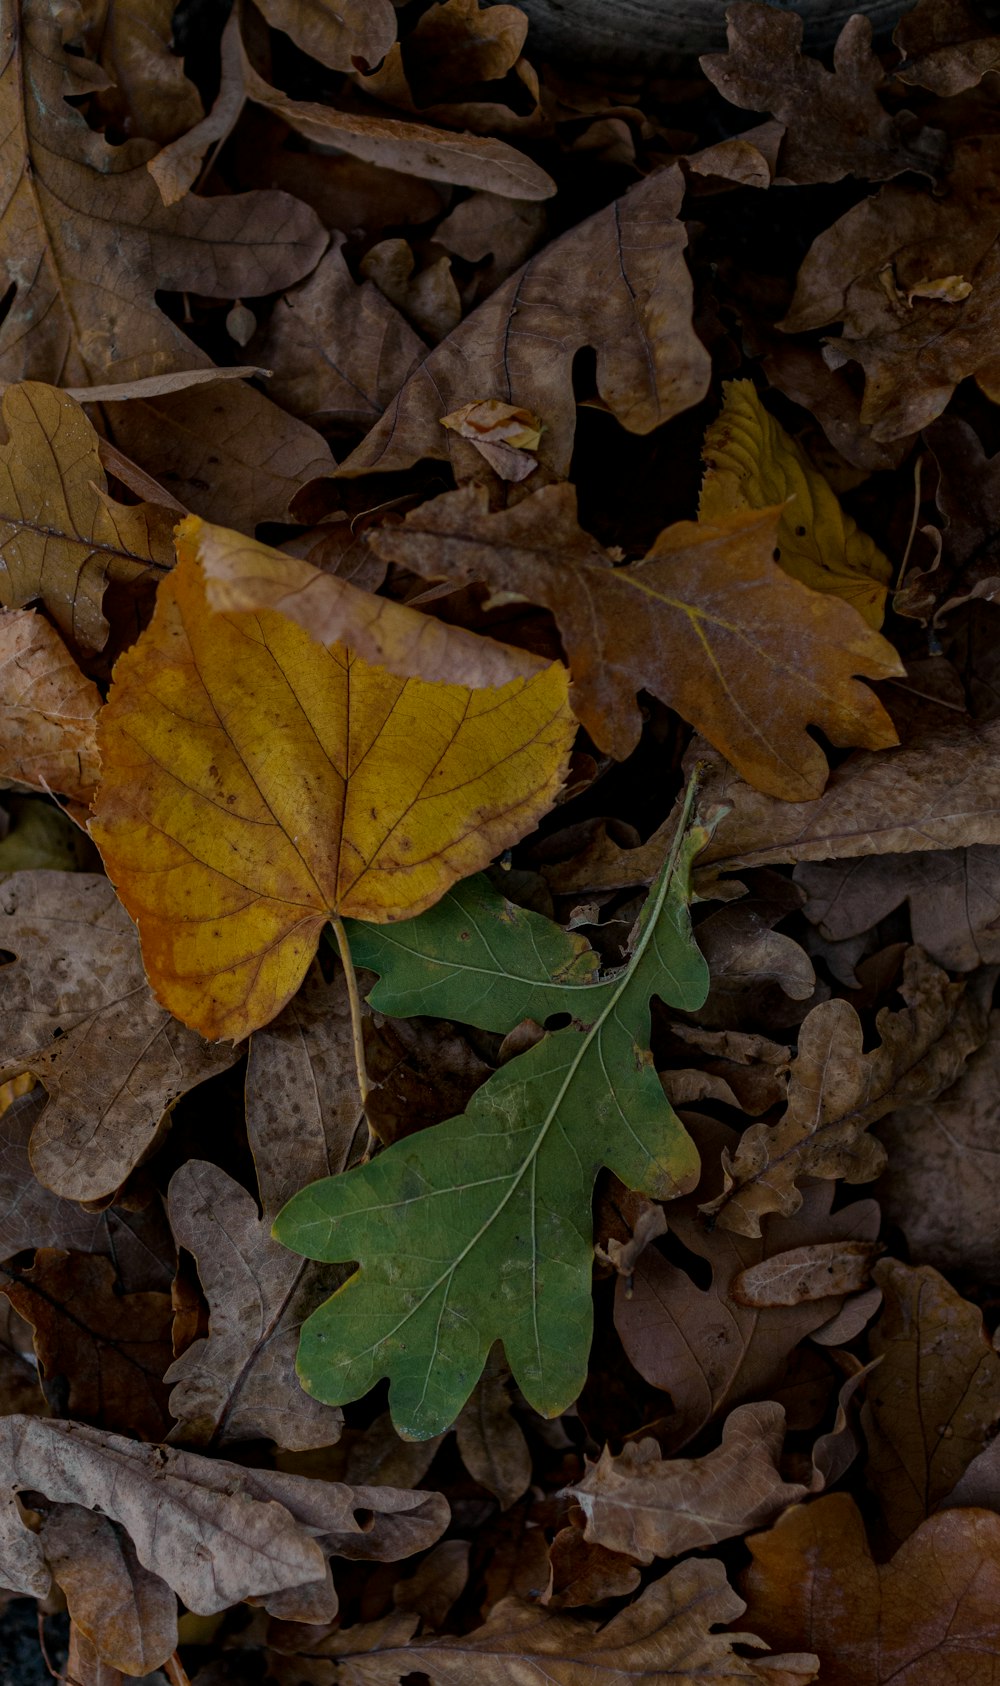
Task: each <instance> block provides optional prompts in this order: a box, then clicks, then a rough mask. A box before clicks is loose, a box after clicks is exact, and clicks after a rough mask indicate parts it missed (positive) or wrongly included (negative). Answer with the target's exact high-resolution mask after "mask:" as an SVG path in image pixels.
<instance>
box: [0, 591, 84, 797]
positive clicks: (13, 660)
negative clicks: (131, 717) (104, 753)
mask: <svg viewBox="0 0 1000 1686" xmlns="http://www.w3.org/2000/svg"><path fill="white" fill-rule="evenodd" d="M100 707H101V694H100V692H99V691H98V689H97V686H96V685H95V684H94V682H93V680H92V679H88V678H87V677H86V675H85V674H83V673H81V672H80V669H79V668H78V667H77V665H76V662H75V661H74V660H73V657H72V656H71V655H70V653H69V651H68V650H67V648H66V646H65V644H64V643H63V641H62V639H61V638H60V637H59V634H58V633H57V632H56V631H55V630H54V628H53V627H51V626H50V625H49V623H48V621H46V620H43V618H42V616H41V615H39V614H36V613H35V611H34V610H33V609H20V610H17V609H7V610H0V778H4V779H13V780H16V781H17V782H18V783H20V784H30V785H33V786H34V787H35V789H36V790H53V791H61V792H62V794H63V795H64V796H69V797H72V798H73V799H74V800H75V801H76V802H79V803H82V804H84V805H86V804H87V803H89V801H90V798H91V795H92V794H93V788H94V785H95V784H96V783H97V778H98V773H99V770H100V763H99V761H98V758H97V737H96V723H97V711H98V709H99V708H100Z"/></svg>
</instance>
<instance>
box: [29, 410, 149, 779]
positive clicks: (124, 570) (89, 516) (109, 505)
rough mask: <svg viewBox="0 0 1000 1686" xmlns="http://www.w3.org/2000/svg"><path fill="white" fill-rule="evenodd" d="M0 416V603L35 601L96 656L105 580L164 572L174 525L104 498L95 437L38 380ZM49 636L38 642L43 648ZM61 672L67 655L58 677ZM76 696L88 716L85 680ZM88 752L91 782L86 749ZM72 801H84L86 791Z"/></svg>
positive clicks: (102, 630) (103, 631)
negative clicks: (2, 433)
mask: <svg viewBox="0 0 1000 1686" xmlns="http://www.w3.org/2000/svg"><path fill="white" fill-rule="evenodd" d="M2 414H3V424H4V427H5V428H6V431H7V440H6V443H5V444H3V445H0V601H2V602H3V604H4V606H5V607H6V608H8V609H14V608H20V607H22V605H24V604H26V603H31V602H32V601H34V600H35V599H38V598H40V599H41V601H42V602H43V603H44V604H45V607H46V608H47V609H48V611H49V613H50V614H51V616H52V618H53V620H54V621H55V622H56V625H57V626H58V627H59V628H60V629H61V630H62V631H63V632H64V633H65V634H66V636H67V637H69V638H72V639H73V641H74V643H76V644H78V645H80V646H81V648H83V649H85V650H97V649H100V648H101V646H102V645H103V644H104V641H105V639H106V638H107V635H108V623H107V621H106V620H105V618H104V613H103V609H102V602H103V598H104V592H105V589H106V587H107V585H108V582H109V580H112V579H114V580H130V579H136V578H137V577H138V576H139V575H140V574H141V573H144V572H145V571H146V570H148V569H149V568H150V567H151V566H159V567H161V568H166V567H169V566H170V563H171V561H172V559H173V549H172V545H171V533H172V530H173V525H174V517H173V515H172V514H171V513H170V512H169V511H168V510H166V509H162V508H158V507H156V506H155V505H152V504H138V505H136V504H121V503H118V502H116V501H115V499H114V498H111V497H109V496H108V490H107V486H108V483H107V480H106V478H105V474H104V470H103V468H102V467H101V461H100V457H99V455H98V443H99V442H98V438H97V434H96V433H95V432H94V429H93V428H92V427H91V425H90V423H89V421H88V420H87V418H86V416H85V415H84V413H83V411H82V410H81V409H80V406H79V405H78V404H77V403H76V402H75V400H74V399H72V398H69V397H67V395H66V394H65V393H63V392H59V391H58V390H57V389H56V388H55V387H51V386H43V385H42V384H41V383H40V382H38V381H25V382H24V383H23V384H22V385H20V386H13V387H9V388H8V390H7V391H6V392H5V393H4V395H3V406H2ZM7 625H8V627H10V628H11V631H10V632H9V633H8V634H7V636H8V637H13V638H15V643H16V635H15V634H14V633H13V627H14V626H15V625H17V626H20V627H22V628H23V627H24V622H23V620H22V621H19V622H16V623H15V622H8V623H7ZM21 636H22V637H23V636H24V634H23V631H22V635H21ZM45 637H46V634H45V633H41V632H39V633H36V634H35V638H36V640H39V641H44V640H45ZM50 643H51V641H50ZM43 648H44V642H43ZM58 649H59V645H58V643H55V644H54V645H52V646H51V650H50V661H51V659H52V655H53V654H54V652H55V651H58ZM36 659H37V660H39V661H44V656H42V655H40V656H39V657H38V658H36ZM60 660H62V658H60ZM67 665H71V661H70V658H69V657H68V656H67V657H66V658H65V660H64V661H63V672H64V674H65V672H66V667H67ZM64 683H65V679H64ZM74 690H75V691H76V692H77V694H78V695H80V697H81V703H83V698H84V697H85V698H86V702H85V703H83V706H84V707H85V709H86V710H87V712H88V713H92V711H93V699H94V695H95V694H96V693H93V692H92V691H91V692H87V691H86V689H85V682H84V681H83V679H82V677H81V678H80V680H79V681H78V682H76V683H75V684H74V685H73V686H72V687H71V694H72V692H73V691H74ZM14 700H15V699H14V697H13V696H11V697H10V698H9V699H5V702H8V706H9V705H10V704H13V702H14ZM88 754H89V756H90V765H89V767H88V769H87V771H88V775H89V776H92V775H93V771H94V768H93V757H94V752H93V748H92V747H90V748H89V749H88ZM82 783H83V780H82V769H81V774H80V777H79V779H78V785H79V786H82ZM56 788H57V789H60V788H61V786H56ZM70 794H72V793H70ZM76 794H77V795H78V796H79V797H80V799H81V800H85V796H84V794H83V790H82V788H78V790H77V792H76Z"/></svg>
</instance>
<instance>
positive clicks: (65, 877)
mask: <svg viewBox="0 0 1000 1686" xmlns="http://www.w3.org/2000/svg"><path fill="white" fill-rule="evenodd" d="M0 908H2V910H3V913H4V915H5V918H4V946H5V948H7V949H9V950H10V951H12V952H13V954H14V955H15V957H16V958H15V959H14V960H12V961H10V962H8V964H6V965H5V966H2V967H0V1013H2V1015H3V1023H4V1048H3V1060H2V1064H0V1081H3V1080H5V1079H6V1078H9V1077H14V1076H16V1075H17V1074H18V1073H19V1072H22V1071H31V1072H33V1073H34V1075H35V1076H36V1077H37V1078H38V1079H39V1081H40V1082H42V1083H43V1084H44V1085H45V1088H46V1090H47V1092H48V1095H49V1104H48V1105H47V1106H46V1108H45V1110H44V1112H43V1113H42V1115H41V1118H40V1119H39V1120H38V1122H37V1124H36V1125H35V1128H34V1132H33V1134H32V1139H31V1160H32V1164H33V1166H34V1168H35V1172H36V1174H37V1175H38V1177H39V1178H40V1179H41V1181H42V1182H44V1183H46V1184H47V1185H48V1187H49V1188H52V1189H54V1190H55V1191H56V1193H57V1194H61V1195H63V1196H65V1197H66V1198H67V1199H73V1200H95V1199H100V1198H101V1197H102V1196H104V1195H107V1194H110V1193H112V1192H113V1191H114V1190H115V1189H116V1188H117V1187H118V1186H119V1184H120V1183H122V1182H124V1180H125V1178H126V1177H127V1176H128V1174H129V1172H130V1171H131V1170H132V1168H133V1166H134V1165H135V1164H136V1163H137V1161H138V1160H139V1159H140V1158H141V1157H142V1155H143V1154H144V1153H145V1152H146V1150H147V1149H148V1148H149V1146H150V1144H151V1143H152V1141H153V1139H154V1137H155V1136H156V1133H157V1130H158V1129H159V1127H160V1124H161V1121H162V1120H163V1118H164V1117H165V1116H166V1115H167V1114H168V1113H169V1111H170V1108H171V1107H172V1106H173V1103H174V1101H176V1100H177V1098H178V1097H179V1096H180V1095H182V1094H184V1093H185V1091H186V1090H188V1089H191V1088H193V1087H194V1085H195V1084H196V1083H200V1082H202V1081H203V1080H204V1079H205V1078H206V1077H211V1076H212V1075H213V1074H214V1073H216V1072H219V1071H225V1070H226V1068H227V1067H228V1066H230V1065H231V1064H232V1062H233V1059H234V1058H235V1053H234V1050H233V1049H231V1048H212V1047H209V1046H208V1044H207V1043H205V1042H203V1041H202V1040H201V1038H200V1037H199V1036H196V1035H195V1034H194V1032H193V1031H189V1030H185V1029H184V1027H183V1026H181V1025H179V1024H177V1023H176V1022H175V1021H174V1020H173V1019H171V1017H170V1015H169V1013H167V1012H166V1011H165V1010H164V1009H163V1008H162V1007H160V1006H158V1005H157V1003H156V1001H155V1000H154V999H153V995H152V993H151V991H150V989H149V986H148V984H147V983H146V979H145V976H144V973H143V969H142V958H141V956H140V953H139V943H138V940H137V937H136V932H135V927H134V925H133V924H132V923H131V921H130V920H129V918H128V916H127V914H126V913H125V910H124V908H123V907H122V906H121V903H120V902H119V901H118V900H117V899H116V897H115V894H114V891H113V889H112V887H111V885H110V884H109V883H108V881H107V879H106V878H102V877H98V876H95V875H92V874H89V873H72V874H70V873H58V874H57V873H48V872H21V873H15V874H14V876H13V877H11V878H8V879H7V880H6V882H5V883H3V884H2V885H0Z"/></svg>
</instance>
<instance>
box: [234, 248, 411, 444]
mask: <svg viewBox="0 0 1000 1686" xmlns="http://www.w3.org/2000/svg"><path fill="white" fill-rule="evenodd" d="M343 245H344V236H343V235H342V234H335V235H334V237H333V240H332V242H331V246H330V250H329V251H328V252H327V253H326V255H325V257H323V258H322V259H321V260H320V262H319V264H318V265H317V267H316V269H314V271H313V273H312V274H311V275H310V276H309V279H308V280H307V281H303V282H301V283H300V285H299V286H298V287H296V288H294V289H293V291H291V292H288V293H285V294H283V296H282V297H281V298H280V299H279V300H278V301H277V303H276V304H275V307H274V310H273V311H272V313H271V318H270V321H269V323H268V327H267V331H266V333H265V334H264V336H263V338H262V339H261V340H260V341H259V342H258V344H257V346H256V350H257V351H259V354H260V356H261V358H262V359H263V360H264V362H265V363H266V364H267V365H268V366H269V367H271V368H273V369H274V371H275V373H274V376H273V378H272V380H271V381H270V382H269V384H268V392H269V394H270V395H271V397H273V398H274V400H275V401H276V402H277V403H279V404H283V405H285V406H286V407H287V408H288V409H290V410H291V411H292V412H293V414H294V415H297V416H302V417H304V418H305V420H307V421H309V422H312V423H313V424H314V425H315V426H324V427H344V428H352V429H355V428H356V429H359V430H361V429H365V428H368V427H370V426H371V425H372V423H373V422H376V421H377V420H378V418H379V416H380V415H381V414H382V412H383V410H384V409H385V407H386V405H387V404H388V403H389V402H390V400H391V399H392V398H393V397H394V396H395V394H396V392H397V391H398V390H399V388H400V387H401V386H402V384H403V382H404V381H405V380H406V377H407V376H408V375H409V374H410V372H411V370H412V369H413V367H414V365H415V364H417V363H419V362H420V360H421V359H422V358H423V357H425V356H426V355H427V347H426V346H425V345H424V343H423V341H422V340H421V339H420V337H419V335H418V334H416V333H414V331H413V329H412V328H411V327H410V325H409V323H408V322H406V321H405V320H404V318H403V317H402V316H401V315H400V313H399V311H398V310H397V309H396V308H395V306H394V305H392V304H390V302H389V300H388V299H387V298H385V297H384V295H383V294H382V293H381V292H379V290H378V288H377V287H375V286H374V285H373V284H372V282H370V281H362V282H361V283H358V282H356V281H355V280H354V279H353V277H352V275H351V274H350V271H349V270H348V268H347V264H346V263H345V261H344V257H343Z"/></svg>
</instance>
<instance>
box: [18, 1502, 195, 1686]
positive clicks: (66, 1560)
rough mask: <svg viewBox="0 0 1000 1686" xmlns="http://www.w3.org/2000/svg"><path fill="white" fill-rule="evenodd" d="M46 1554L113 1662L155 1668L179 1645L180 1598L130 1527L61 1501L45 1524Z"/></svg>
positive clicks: (73, 1615)
mask: <svg viewBox="0 0 1000 1686" xmlns="http://www.w3.org/2000/svg"><path fill="white" fill-rule="evenodd" d="M41 1538H42V1548H43V1550H44V1552H45V1560H46V1562H47V1564H48V1566H49V1568H50V1569H51V1571H52V1577H53V1579H54V1580H55V1581H56V1582H58V1584H59V1586H60V1587H61V1588H62V1590H63V1593H64V1594H65V1597H66V1602H67V1604H68V1606H69V1613H70V1619H71V1621H72V1622H74V1623H75V1625H76V1626H77V1627H78V1628H80V1629H81V1631H82V1632H83V1633H84V1634H85V1635H86V1637H87V1638H88V1639H89V1640H90V1641H91V1643H92V1644H93V1646H94V1648H95V1650H96V1651H97V1654H98V1656H99V1657H101V1658H102V1660H103V1661H104V1662H105V1663H107V1664H108V1666H109V1667H111V1668H115V1669H120V1670H121V1672H122V1673H123V1674H129V1675H137V1674H143V1675H145V1674H151V1673H152V1671H153V1670H154V1669H156V1668H159V1667H160V1666H161V1665H162V1664H163V1663H165V1662H166V1660H167V1658H168V1657H169V1656H171V1655H172V1653H173V1652H174V1651H175V1650H176V1649H177V1599H176V1597H175V1595H174V1594H173V1593H172V1592H171V1590H170V1588H169V1587H168V1586H167V1584H166V1582H165V1581H163V1580H161V1579H160V1576H159V1575H154V1574H151V1573H150V1571H149V1570H148V1569H144V1568H143V1566H142V1564H141V1563H140V1562H139V1560H138V1558H137V1557H136V1554H135V1547H134V1545H133V1544H132V1541H131V1539H130V1538H129V1536H128V1534H126V1533H122V1532H120V1531H119V1530H118V1529H117V1528H115V1527H114V1525H113V1524H112V1523H111V1522H109V1521H108V1519H107V1517H106V1516H97V1515H95V1514H94V1513H93V1512H92V1511H89V1510H84V1509H83V1508H82V1507H81V1506H80V1505H72V1504H70V1505H54V1506H53V1507H52V1509H51V1510H50V1511H49V1513H48V1515H47V1516H46V1517H44V1518H43V1521H42V1528H41Z"/></svg>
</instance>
